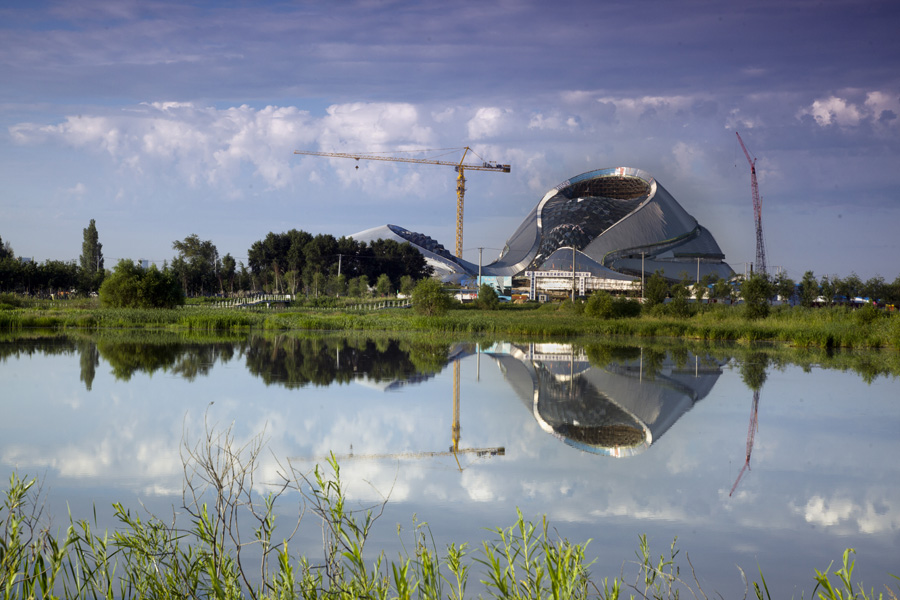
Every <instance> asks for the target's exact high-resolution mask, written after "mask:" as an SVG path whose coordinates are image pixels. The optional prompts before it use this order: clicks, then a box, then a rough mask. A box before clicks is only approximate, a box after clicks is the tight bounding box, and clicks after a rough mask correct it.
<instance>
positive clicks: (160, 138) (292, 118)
mask: <svg viewBox="0 0 900 600" xmlns="http://www.w3.org/2000/svg"><path fill="white" fill-rule="evenodd" d="M10 135H11V137H12V139H13V140H14V141H16V142H17V143H19V144H48V143H60V142H61V143H63V144H67V145H70V146H73V147H77V148H85V149H88V150H93V151H96V152H102V153H105V154H107V155H109V156H110V157H111V158H112V159H113V160H114V161H115V163H116V164H117V165H119V166H120V167H122V168H125V169H127V170H130V171H133V172H135V173H138V174H142V173H149V172H156V171H158V170H162V172H164V173H166V174H167V175H168V174H169V173H170V172H171V171H174V172H175V173H177V174H178V175H179V176H181V177H182V178H183V179H184V180H186V181H187V182H188V183H189V184H190V185H193V186H196V185H199V184H200V183H206V184H208V185H210V186H213V187H219V188H227V187H229V186H231V185H233V183H234V180H235V179H236V178H237V176H238V175H239V174H240V173H241V171H242V170H243V169H246V168H248V167H249V168H250V169H252V170H253V173H254V175H255V176H257V177H258V178H259V179H261V180H262V181H263V182H265V184H266V185H268V186H269V187H271V188H275V189H278V188H284V187H286V186H289V185H290V184H291V183H292V182H293V179H294V173H295V170H296V169H297V168H298V167H297V165H298V162H299V161H297V160H296V159H295V158H294V156H293V150H295V149H302V148H305V147H315V148H319V149H325V150H329V151H330V150H338V151H339V150H344V151H346V150H353V151H361V150H364V151H369V152H374V151H378V150H386V149H391V150H398V149H399V150H402V149H404V148H410V149H412V148H421V147H422V146H427V145H429V144H431V143H433V137H434V136H433V132H432V131H431V129H430V127H429V126H428V125H427V124H423V122H422V118H421V116H420V114H419V111H418V109H417V108H416V107H415V106H413V105H411V104H405V103H352V104H343V105H333V106H330V107H329V108H328V109H327V112H326V114H325V115H324V116H323V117H321V118H318V119H315V118H312V117H311V116H310V114H309V113H308V112H307V111H304V110H301V109H299V108H297V107H291V106H288V107H279V106H266V107H264V108H260V109H257V108H252V107H250V106H247V105H242V106H236V107H229V108H224V109H220V108H215V107H209V106H197V105H195V104H193V103H189V102H152V103H143V104H141V105H138V106H136V107H132V108H130V109H126V110H122V111H120V112H117V113H112V114H107V115H86V116H82V115H79V116H69V117H67V118H66V119H65V120H64V121H63V122H61V123H59V124H55V125H40V124H35V123H20V124H17V125H14V126H13V127H11V128H10ZM413 179H415V178H413ZM409 185H415V181H412V182H409V181H408V182H407V186H409Z"/></svg>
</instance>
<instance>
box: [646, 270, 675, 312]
mask: <svg viewBox="0 0 900 600" xmlns="http://www.w3.org/2000/svg"><path fill="white" fill-rule="evenodd" d="M668 295H669V283H668V282H667V281H666V278H665V277H663V276H662V273H660V272H659V271H656V272H655V273H654V274H653V275H651V276H650V279H648V280H647V287H646V289H645V290H644V299H645V302H646V305H647V306H648V307H652V306H656V305H657V304H662V303H663V302H665V301H666V296H668Z"/></svg>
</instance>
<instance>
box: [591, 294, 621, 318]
mask: <svg viewBox="0 0 900 600" xmlns="http://www.w3.org/2000/svg"><path fill="white" fill-rule="evenodd" d="M584 312H585V313H586V314H587V315H588V316H589V317H595V318H598V319H612V318H614V316H615V313H614V309H613V298H612V296H610V295H609V292H605V291H603V290H597V291H595V292H594V293H593V294H591V295H590V297H589V298H588V301H587V305H586V306H585V307H584Z"/></svg>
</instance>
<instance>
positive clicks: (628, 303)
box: [613, 298, 641, 319]
mask: <svg viewBox="0 0 900 600" xmlns="http://www.w3.org/2000/svg"><path fill="white" fill-rule="evenodd" d="M613 315H615V318H617V319H631V318H634V317H639V316H641V303H640V302H638V301H637V300H633V299H631V298H615V299H613Z"/></svg>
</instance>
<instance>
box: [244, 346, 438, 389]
mask: <svg viewBox="0 0 900 600" xmlns="http://www.w3.org/2000/svg"><path fill="white" fill-rule="evenodd" d="M413 357H415V358H413ZM246 358H247V368H248V369H249V370H250V372H251V373H252V374H254V375H256V376H258V377H261V378H262V379H263V381H265V382H266V384H267V385H268V384H271V383H278V384H281V385H284V386H286V387H290V388H294V387H303V386H305V385H309V384H312V385H329V384H331V383H348V382H350V381H353V380H355V379H357V378H359V377H363V376H364V377H365V378H367V379H370V380H373V381H379V382H385V381H397V380H401V381H402V380H410V379H415V378H416V377H417V376H420V375H422V374H423V373H424V374H427V373H434V372H436V371H438V370H440V369H441V368H443V367H444V366H445V365H446V364H447V346H446V345H440V344H438V345H434V344H425V345H423V346H421V347H419V346H417V345H416V344H414V343H412V342H409V341H406V342H403V343H401V342H400V341H398V340H397V339H389V338H384V337H379V338H377V339H363V338H337V337H329V338H295V337H289V336H284V337H278V338H275V339H272V338H267V337H263V336H251V338H250V341H249V344H248V347H247V350H246ZM423 367H425V368H423Z"/></svg>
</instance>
